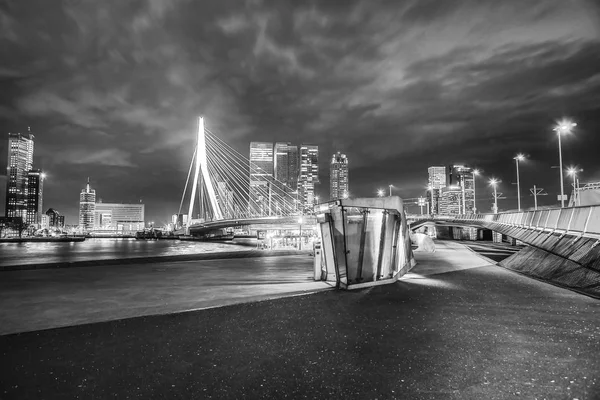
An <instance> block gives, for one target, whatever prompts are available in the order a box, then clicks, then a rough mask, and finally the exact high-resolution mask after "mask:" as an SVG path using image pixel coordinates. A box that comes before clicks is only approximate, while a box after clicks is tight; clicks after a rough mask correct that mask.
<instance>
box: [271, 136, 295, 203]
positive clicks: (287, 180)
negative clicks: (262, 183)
mask: <svg viewBox="0 0 600 400" xmlns="http://www.w3.org/2000/svg"><path fill="white" fill-rule="evenodd" d="M274 164H275V165H274V177H275V179H277V180H278V181H280V182H282V183H283V184H285V186H286V187H287V188H289V189H290V191H295V190H297V189H298V165H299V160H298V146H293V145H292V144H291V143H283V142H277V143H275V158H274Z"/></svg>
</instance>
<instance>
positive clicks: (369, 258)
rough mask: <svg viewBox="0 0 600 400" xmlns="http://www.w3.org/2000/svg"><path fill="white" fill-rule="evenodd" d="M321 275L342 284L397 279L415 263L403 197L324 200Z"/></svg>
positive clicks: (319, 218) (360, 284)
mask: <svg viewBox="0 0 600 400" xmlns="http://www.w3.org/2000/svg"><path fill="white" fill-rule="evenodd" d="M317 222H318V223H319V227H320V231H321V240H322V249H321V256H322V262H321V269H322V271H321V274H319V273H318V271H315V278H317V277H319V275H320V278H321V280H326V281H329V282H335V285H336V288H338V289H346V290H351V289H359V288H363V287H368V286H375V285H383V284H388V283H393V282H395V281H396V280H398V278H399V277H401V276H402V275H404V274H405V273H407V272H408V271H409V270H410V269H411V268H412V267H413V266H414V265H415V259H414V257H413V253H412V249H411V242H410V236H409V230H408V224H407V222H406V215H405V213H404V206H403V202H402V199H401V198H400V197H397V196H393V197H383V198H357V199H343V200H336V201H333V202H329V203H324V204H320V205H319V206H318V211H317Z"/></svg>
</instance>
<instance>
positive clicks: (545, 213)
mask: <svg viewBox="0 0 600 400" xmlns="http://www.w3.org/2000/svg"><path fill="white" fill-rule="evenodd" d="M549 216H550V210H542V211H541V212H540V219H539V221H538V225H537V227H538V228H540V229H543V228H545V227H546V226H547V224H548V217H549Z"/></svg>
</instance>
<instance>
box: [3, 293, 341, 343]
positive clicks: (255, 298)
mask: <svg viewBox="0 0 600 400" xmlns="http://www.w3.org/2000/svg"><path fill="white" fill-rule="evenodd" d="M326 284H327V285H330V284H329V283H326ZM332 290H336V288H335V286H330V287H323V288H318V289H307V290H298V291H294V292H289V293H280V294H277V293H274V294H268V295H258V296H253V297H250V299H244V298H243V297H242V298H239V301H235V300H234V302H232V303H228V304H217V305H213V306H206V307H197V308H188V309H183V310H177V311H164V312H159V313H156V314H144V315H134V316H131V317H124V318H115V319H105V320H98V321H93V322H83V323H81V324H72V325H62V326H55V327H52V328H42V329H33V330H26V331H19V332H8V333H0V337H2V336H10V335H20V334H23V333H32V332H43V331H50V330H54V329H65V328H74V327H79V326H85V325H94V324H104V323H108V322H118V321H126V320H131V319H137V318H152V317H160V316H166V315H177V314H185V313H193V312H198V311H205V310H212V309H215V308H225V307H235V306H240V305H242V304H251V303H262V302H265V301H271V300H280V299H286V298H289V297H300V296H308V295H311V294H316V293H321V292H329V291H332Z"/></svg>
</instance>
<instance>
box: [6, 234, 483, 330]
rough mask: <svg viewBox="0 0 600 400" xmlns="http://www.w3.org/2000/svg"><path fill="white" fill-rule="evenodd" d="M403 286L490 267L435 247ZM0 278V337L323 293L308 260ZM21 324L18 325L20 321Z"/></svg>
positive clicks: (450, 246) (454, 249)
mask: <svg viewBox="0 0 600 400" xmlns="http://www.w3.org/2000/svg"><path fill="white" fill-rule="evenodd" d="M436 245H437V249H436V252H435V253H423V252H418V251H417V252H415V255H416V258H417V260H418V264H417V266H416V267H415V268H414V269H413V271H412V273H409V274H407V275H406V276H405V277H404V278H403V279H418V278H419V277H420V276H425V275H431V274H439V273H444V272H450V271H458V270H462V269H468V268H474V267H480V266H484V265H490V263H489V262H487V261H485V260H484V259H482V258H481V257H478V256H477V255H476V254H475V253H473V252H471V251H470V250H468V249H466V248H465V247H464V246H463V245H461V244H459V243H456V242H438V243H437V244H436ZM131 262H132V261H131V260H124V261H123V264H121V265H108V266H94V267H89V266H88V267H85V268H83V267H82V268H65V269H61V268H59V269H42V270H29V271H3V272H0V335H5V334H10V333H17V332H28V331H35V330H40V329H49V328H58V327H63V326H72V325H79V324H86V323H93V322H101V321H110V320H116V319H123V318H131V317H139V316H144V315H156V314H167V313H173V312H182V311H190V310H197V309H203V308H209V307H218V306H225V305H230V304H236V303H243V302H249V301H257V300H264V299H271V298H277V297H284V296H290V295H294V294H301V293H307V292H312V291H318V290H327V289H330V288H331V286H329V285H327V284H325V283H323V282H315V281H313V279H312V274H313V272H312V268H313V267H312V263H313V259H312V257H310V256H308V255H297V256H275V257H263V258H256V257H255V258H245V259H221V260H202V261H185V262H176V261H169V262H164V263H156V262H153V263H144V264H132V263H131ZM24 315H26V316H27V317H26V318H24V317H23V316H24Z"/></svg>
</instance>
